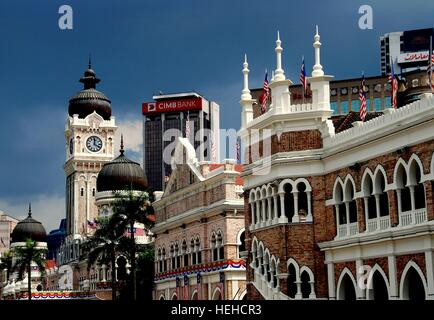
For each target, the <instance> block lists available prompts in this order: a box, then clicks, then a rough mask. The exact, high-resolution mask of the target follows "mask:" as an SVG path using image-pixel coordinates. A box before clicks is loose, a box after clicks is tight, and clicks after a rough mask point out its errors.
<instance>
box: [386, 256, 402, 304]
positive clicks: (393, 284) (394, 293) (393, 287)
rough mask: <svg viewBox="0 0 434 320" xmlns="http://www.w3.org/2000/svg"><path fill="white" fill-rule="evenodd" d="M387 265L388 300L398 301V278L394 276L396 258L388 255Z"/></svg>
mask: <svg viewBox="0 0 434 320" xmlns="http://www.w3.org/2000/svg"><path fill="white" fill-rule="evenodd" d="M387 264H388V268H389V291H390V300H397V299H399V292H398V277H397V274H396V258H395V256H394V255H390V256H388V257H387Z"/></svg>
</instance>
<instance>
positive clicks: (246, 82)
mask: <svg viewBox="0 0 434 320" xmlns="http://www.w3.org/2000/svg"><path fill="white" fill-rule="evenodd" d="M249 71H250V70H249V63H248V62H247V54H244V63H243V76H244V86H243V90H242V91H241V100H251V99H252V95H251V94H250V90H249Z"/></svg>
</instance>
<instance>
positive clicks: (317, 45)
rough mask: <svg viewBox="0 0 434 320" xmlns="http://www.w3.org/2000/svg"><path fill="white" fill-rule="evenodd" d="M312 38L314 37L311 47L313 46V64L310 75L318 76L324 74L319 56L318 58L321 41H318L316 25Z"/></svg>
mask: <svg viewBox="0 0 434 320" xmlns="http://www.w3.org/2000/svg"><path fill="white" fill-rule="evenodd" d="M313 39H314V43H313V47H314V48H315V65H314V66H313V71H312V77H320V76H323V75H324V71H323V69H322V65H321V58H320V57H321V54H320V47H321V42H319V39H320V36H319V32H318V26H316V28H315V36H314V37H313Z"/></svg>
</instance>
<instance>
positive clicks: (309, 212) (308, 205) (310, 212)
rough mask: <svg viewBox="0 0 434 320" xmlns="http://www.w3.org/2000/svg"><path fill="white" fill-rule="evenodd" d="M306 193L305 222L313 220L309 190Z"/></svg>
mask: <svg viewBox="0 0 434 320" xmlns="http://www.w3.org/2000/svg"><path fill="white" fill-rule="evenodd" d="M306 194H307V217H306V221H307V222H312V221H313V216H312V193H311V192H310V191H307V192H306Z"/></svg>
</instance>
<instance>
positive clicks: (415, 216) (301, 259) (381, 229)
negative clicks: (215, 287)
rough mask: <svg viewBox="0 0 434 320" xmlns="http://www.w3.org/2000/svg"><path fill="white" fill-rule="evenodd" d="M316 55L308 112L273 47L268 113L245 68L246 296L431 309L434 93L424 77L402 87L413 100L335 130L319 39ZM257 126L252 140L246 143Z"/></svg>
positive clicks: (278, 44)
mask: <svg viewBox="0 0 434 320" xmlns="http://www.w3.org/2000/svg"><path fill="white" fill-rule="evenodd" d="M313 46H314V48H315V64H314V66H313V71H312V76H311V77H309V78H308V81H309V84H310V89H311V91H312V102H311V103H305V104H293V103H291V94H290V92H289V90H288V87H289V86H290V85H291V84H292V82H291V81H290V80H288V79H286V77H285V74H284V70H283V69H282V64H281V53H282V50H283V49H282V47H281V41H280V39H278V40H277V41H276V48H275V51H276V55H277V65H276V70H275V71H274V76H273V78H272V80H271V82H270V84H269V87H270V89H271V96H272V99H271V101H272V103H271V105H270V106H269V108H268V110H267V111H266V112H264V113H263V114H260V113H259V112H257V110H255V109H256V108H260V106H258V105H257V104H255V102H256V100H254V99H252V96H251V93H250V90H249V87H248V73H249V70H248V64H247V60H246V61H245V63H244V69H243V74H244V89H243V91H242V95H241V101H240V103H241V106H242V114H241V117H242V125H241V129H240V134H241V136H242V139H243V146H247V147H246V148H244V149H243V151H244V154H245V159H246V165H245V166H244V171H243V173H242V175H241V176H242V178H243V180H244V202H245V207H244V208H245V209H244V211H245V215H246V246H247V248H248V250H249V251H250V252H249V257H248V262H247V281H248V283H247V291H248V293H247V299H431V300H432V299H434V252H433V249H434V241H433V240H434V207H433V199H432V194H433V186H434V182H433V181H434V156H433V155H434V96H433V94H431V93H427V92H428V91H430V90H429V89H430V88H429V86H428V79H427V76H426V74H425V75H424V76H423V77H421V79H420V81H419V82H418V83H416V82H415V83H413V84H412V86H415V85H416V86H417V88H412V87H411V86H409V89H408V91H407V92H409V93H411V92H414V90H415V89H418V90H419V91H420V92H421V93H420V95H419V96H418V99H417V100H416V101H414V102H412V103H408V104H405V105H402V106H400V108H397V109H393V108H388V109H385V110H384V111H383V112H382V113H378V114H376V115H375V117H374V116H373V115H370V114H369V113H368V116H367V118H366V120H367V121H365V122H361V121H355V120H357V117H355V118H350V117H346V118H345V120H344V121H345V123H342V121H343V120H342V119H341V118H336V117H332V109H331V107H330V81H331V79H332V78H333V77H332V76H328V75H325V74H324V71H323V67H322V65H321V64H320V46H321V43H320V36H319V34H318V33H316V34H315V37H314V44H313ZM424 91H425V92H426V93H423V92H424ZM405 94H406V91H405V90H404V91H402V92H400V95H401V96H405ZM404 98H405V97H404ZM398 105H400V104H398ZM254 129H257V130H258V131H259V137H258V138H257V139H256V140H255V139H252V141H251V144H250V146H249V144H248V142H249V138H251V137H253V135H252V134H251V133H252V130H254ZM266 130H268V131H269V132H268V133H267V132H266ZM358 284H360V285H358Z"/></svg>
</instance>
